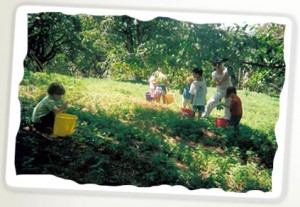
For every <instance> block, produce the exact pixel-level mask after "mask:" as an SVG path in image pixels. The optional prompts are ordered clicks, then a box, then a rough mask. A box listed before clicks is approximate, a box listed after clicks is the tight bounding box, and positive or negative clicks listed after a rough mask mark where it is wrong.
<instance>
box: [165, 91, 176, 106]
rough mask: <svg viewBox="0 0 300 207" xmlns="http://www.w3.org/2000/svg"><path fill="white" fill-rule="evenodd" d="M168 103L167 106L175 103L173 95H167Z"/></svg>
mask: <svg viewBox="0 0 300 207" xmlns="http://www.w3.org/2000/svg"><path fill="white" fill-rule="evenodd" d="M166 102H167V104H171V103H173V102H174V96H173V94H170V93H169V94H167V95H166Z"/></svg>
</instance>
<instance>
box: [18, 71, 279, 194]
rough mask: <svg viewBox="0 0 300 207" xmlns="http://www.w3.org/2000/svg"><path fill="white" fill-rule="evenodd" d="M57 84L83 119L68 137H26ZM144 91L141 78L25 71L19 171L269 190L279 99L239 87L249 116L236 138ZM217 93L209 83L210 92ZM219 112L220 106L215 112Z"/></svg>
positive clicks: (87, 179)
mask: <svg viewBox="0 0 300 207" xmlns="http://www.w3.org/2000/svg"><path fill="white" fill-rule="evenodd" d="M53 81H58V82H62V83H63V85H64V86H65V87H66V89H67V93H66V95H65V97H64V101H65V102H68V104H69V108H67V109H66V110H65V112H66V113H70V114H74V115H76V116H78V118H79V119H78V121H77V126H76V131H75V132H74V133H73V135H72V136H71V137H66V138H56V139H54V140H52V141H49V140H48V139H45V138H42V137H39V136H38V135H37V134H36V133H35V132H28V134H26V133H25V132H24V128H26V127H28V126H30V124H31V123H30V117H31V114H32V110H33V107H34V106H35V105H36V104H37V102H38V101H39V100H40V99H41V98H42V97H43V96H44V95H45V91H46V88H47V85H48V84H49V83H51V82H53ZM147 90H148V86H147V85H143V84H141V83H134V82H121V81H113V80H107V79H92V78H88V79H85V78H71V77H68V76H62V75H58V74H54V73H50V74H46V73H32V72H28V71H27V70H25V75H24V79H23V81H22V83H21V85H20V94H19V96H20V102H21V109H22V111H21V126H20V132H19V134H18V136H17V149H16V169H17V173H18V174H31V173H34V174H53V175H56V176H59V177H62V178H66V179H70V180H74V181H76V182H78V183H95V184H99V185H112V186H115V185H136V186H142V187H149V186H155V185H161V184H168V185H182V186H184V187H186V188H188V189H199V188H220V189H223V190H225V191H234V192H246V191H249V190H262V191H271V190H272V168H273V159H274V156H275V152H276V149H277V144H276V137H275V134H274V127H275V123H276V120H277V118H278V114H279V111H278V110H277V109H278V107H279V100H278V99H277V98H272V97H269V96H266V95H263V94H258V93H253V92H248V94H247V95H246V94H245V93H243V92H242V91H238V92H239V96H240V97H241V99H242V100H243V103H245V104H244V109H245V116H244V117H243V119H242V122H241V126H240V133H239V134H238V135H237V134H235V133H234V131H233V130H231V129H228V130H225V129H223V128H216V126H215V123H214V118H207V119H200V120H189V119H180V115H179V108H180V107H179V106H180V103H181V97H180V96H175V103H173V104H171V105H162V104H159V103H153V102H151V103H150V102H148V101H146V100H145V91H147ZM212 91H213V89H212V88H209V95H210V94H211V93H212ZM257 100H260V101H257ZM262 109H263V110H262ZM274 109H276V110H274ZM222 113H223V111H222V110H220V111H219V110H215V113H213V116H214V117H215V116H219V115H220V114H222ZM266 113H267V114H268V116H266ZM24 136H25V138H24ZM54 163H55V164H54Z"/></svg>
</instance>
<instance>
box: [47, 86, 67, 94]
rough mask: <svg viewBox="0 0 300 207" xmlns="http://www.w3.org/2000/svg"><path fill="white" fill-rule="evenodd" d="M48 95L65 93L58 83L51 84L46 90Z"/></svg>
mask: <svg viewBox="0 0 300 207" xmlns="http://www.w3.org/2000/svg"><path fill="white" fill-rule="evenodd" d="M47 92H48V94H49V95H64V94H65V93H66V90H65V88H64V87H63V85H62V84H60V83H51V84H50V85H49V87H48V90H47Z"/></svg>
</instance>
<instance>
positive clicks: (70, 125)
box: [53, 113, 78, 137]
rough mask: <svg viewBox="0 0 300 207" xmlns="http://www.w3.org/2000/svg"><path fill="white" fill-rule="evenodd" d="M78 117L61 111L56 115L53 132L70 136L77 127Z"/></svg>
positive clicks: (61, 135)
mask: <svg viewBox="0 0 300 207" xmlns="http://www.w3.org/2000/svg"><path fill="white" fill-rule="evenodd" d="M77 119H78V117H77V116H74V115H71V114H65V113H59V114H57V115H56V116H55V121H54V129H53V134H54V135H56V136H60V137H65V136H70V135H71V134H72V133H73V132H74V129H75V126H76V121H77Z"/></svg>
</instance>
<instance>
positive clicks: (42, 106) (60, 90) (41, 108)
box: [32, 83, 67, 133]
mask: <svg viewBox="0 0 300 207" xmlns="http://www.w3.org/2000/svg"><path fill="white" fill-rule="evenodd" d="M47 92H48V96H46V97H45V98H44V99H43V100H42V101H41V102H39V103H38V104H37V105H36V107H35V108H34V110H33V113H32V122H33V126H34V128H35V129H36V130H38V131H40V132H43V133H52V132H53V127H54V118H55V115H56V114H58V113H59V112H61V111H62V110H64V109H65V108H67V104H64V105H61V106H56V102H57V101H59V100H61V98H62V96H63V95H64V94H65V88H64V87H63V85H61V84H60V83H51V84H50V85H49V87H48V90H47Z"/></svg>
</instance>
